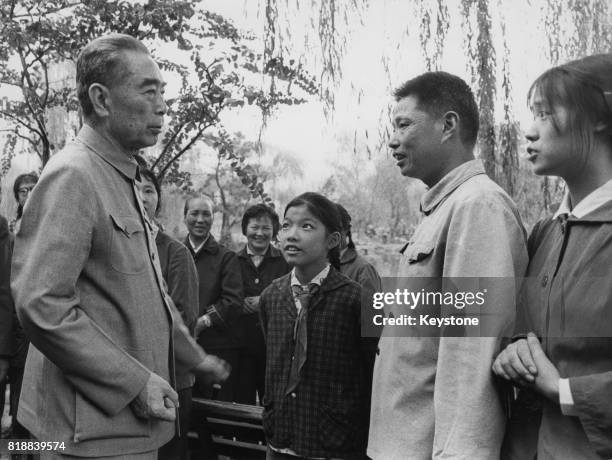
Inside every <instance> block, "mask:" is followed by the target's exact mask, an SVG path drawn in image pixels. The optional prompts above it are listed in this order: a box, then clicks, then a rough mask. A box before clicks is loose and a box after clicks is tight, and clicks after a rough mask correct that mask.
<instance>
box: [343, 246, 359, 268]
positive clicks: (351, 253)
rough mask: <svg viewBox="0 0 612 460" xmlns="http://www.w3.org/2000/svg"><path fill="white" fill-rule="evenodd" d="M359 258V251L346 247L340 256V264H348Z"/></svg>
mask: <svg viewBox="0 0 612 460" xmlns="http://www.w3.org/2000/svg"><path fill="white" fill-rule="evenodd" d="M356 258H357V251H355V249H353V248H346V250H345V251H344V252H343V253H342V255H341V256H340V265H346V264H348V263H351V262H352V261H354V260H355V259H356Z"/></svg>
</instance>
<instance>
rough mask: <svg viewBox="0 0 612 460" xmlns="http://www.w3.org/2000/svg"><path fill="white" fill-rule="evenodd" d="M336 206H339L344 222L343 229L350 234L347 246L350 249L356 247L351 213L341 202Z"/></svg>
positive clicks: (347, 234)
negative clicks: (352, 231)
mask: <svg viewBox="0 0 612 460" xmlns="http://www.w3.org/2000/svg"><path fill="white" fill-rule="evenodd" d="M336 206H338V212H339V213H340V223H341V224H342V230H343V231H345V232H346V236H348V245H347V247H348V248H349V249H355V243H354V242H353V234H352V233H351V215H350V214H349V213H348V211H347V210H346V208H345V207H344V206H342V205H341V204H340V203H336Z"/></svg>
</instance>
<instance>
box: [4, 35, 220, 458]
mask: <svg viewBox="0 0 612 460" xmlns="http://www.w3.org/2000/svg"><path fill="white" fill-rule="evenodd" d="M76 81H77V95H78V98H79V102H80V105H81V109H82V113H83V118H84V125H83V127H82V128H81V130H80V131H79V133H78V135H77V138H76V139H75V141H73V142H71V143H69V144H67V145H66V147H65V148H64V149H63V150H62V151H60V152H59V153H57V154H56V155H54V156H53V157H52V158H51V159H50V160H49V162H48V163H47V165H46V166H45V168H44V170H43V173H42V175H41V177H40V179H39V181H38V183H37V185H36V187H35V188H34V190H33V191H32V194H31V196H30V199H29V201H28V204H27V206H26V207H25V209H24V212H23V217H22V219H21V228H20V230H19V232H18V233H17V235H16V239H15V246H14V253H13V263H12V284H11V287H12V293H13V297H14V301H15V306H16V309H17V314H18V316H19V320H20V321H21V324H22V326H23V328H24V330H25V332H26V334H27V336H28V338H29V339H30V341H31V345H30V348H29V351H28V358H27V361H26V368H25V374H24V385H23V388H22V392H21V397H20V401H19V413H18V418H19V421H20V422H21V423H22V424H23V425H24V426H25V427H26V428H27V429H28V430H29V431H30V432H31V433H32V434H33V436H34V437H35V438H36V439H38V440H42V441H49V440H52V441H56V442H58V443H61V444H60V445H61V449H58V450H54V451H52V452H51V451H45V452H44V453H43V454H42V455H41V458H42V459H48V458H70V459H76V458H94V457H95V458H101V457H103V458H106V459H116V458H117V459H118V458H121V459H156V458H157V450H158V448H159V447H160V446H162V445H163V444H165V443H166V442H168V441H169V440H170V439H171V438H172V437H173V436H174V433H175V423H174V421H175V418H176V406H177V405H178V396H177V394H176V392H175V391H174V389H173V388H172V385H173V384H174V373H175V369H177V370H179V371H180V370H181V369H193V371H194V372H196V373H198V374H201V375H207V376H209V377H210V379H211V380H215V381H216V380H222V379H224V378H225V377H226V376H227V374H228V372H229V371H228V369H227V365H226V364H225V363H224V362H223V361H222V360H219V359H218V358H216V357H214V356H212V355H209V354H206V353H205V352H204V351H203V350H202V349H201V348H200V347H199V346H197V344H196V343H195V341H194V340H193V339H192V338H191V336H190V334H189V331H188V330H187V328H186V327H185V325H184V324H183V321H182V320H181V317H180V314H179V313H178V311H177V310H176V307H175V306H174V304H173V302H172V299H170V296H169V295H168V294H167V292H166V289H165V287H164V285H163V277H162V275H161V269H160V265H159V261H158V257H157V252H156V251H155V243H154V241H153V237H152V233H151V228H150V224H149V220H148V219H147V218H146V215H145V211H144V209H143V206H142V202H141V201H140V199H139V196H138V192H137V190H136V186H135V181H134V180H135V178H136V176H137V170H138V169H137V163H136V160H135V159H134V155H135V154H136V153H137V152H138V150H139V149H141V148H143V147H147V146H151V145H153V144H155V143H156V142H157V138H158V136H159V134H160V132H161V127H162V124H163V118H164V114H165V112H166V104H165V102H164V96H163V89H164V82H163V78H162V75H161V72H160V70H159V68H158V66H157V64H156V63H155V61H153V59H152V58H151V56H150V54H149V52H148V50H147V48H146V47H145V46H144V45H143V44H142V43H141V42H140V41H138V40H137V39H135V38H133V37H131V36H129V35H120V34H112V35H106V36H103V37H100V38H97V39H95V40H93V41H92V42H90V43H89V44H88V45H86V46H85V47H84V48H83V50H82V51H81V53H80V54H79V56H78V59H77V65H76Z"/></svg>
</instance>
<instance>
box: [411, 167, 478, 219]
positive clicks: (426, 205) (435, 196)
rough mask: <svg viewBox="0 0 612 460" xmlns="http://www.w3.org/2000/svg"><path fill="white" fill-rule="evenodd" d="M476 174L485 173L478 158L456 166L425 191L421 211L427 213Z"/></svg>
mask: <svg viewBox="0 0 612 460" xmlns="http://www.w3.org/2000/svg"><path fill="white" fill-rule="evenodd" d="M478 174H485V169H484V166H483V164H482V161H480V160H476V159H475V160H470V161H466V162H465V163H463V164H462V165H459V166H457V167H456V168H455V169H453V170H452V171H450V172H449V173H448V174H446V176H444V177H443V178H442V179H440V181H439V182H438V183H437V184H436V185H434V186H433V187H432V188H430V189H429V190H428V191H427V192H425V194H424V195H423V197H422V198H421V212H423V213H425V214H429V213H430V212H431V211H433V210H434V209H435V208H436V207H437V206H438V205H439V204H440V203H441V202H442V201H444V199H445V198H446V197H447V196H448V195H450V194H451V193H453V191H454V190H455V189H456V188H457V187H459V186H460V185H461V184H463V183H464V182H465V181H466V180H468V179H469V178H471V177H474V176H476V175H478Z"/></svg>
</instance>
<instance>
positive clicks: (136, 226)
mask: <svg viewBox="0 0 612 460" xmlns="http://www.w3.org/2000/svg"><path fill="white" fill-rule="evenodd" d="M110 217H111V219H112V221H113V224H115V227H117V228H118V229H119V230H121V231H122V232H123V233H125V235H126V236H127V237H128V238H129V237H130V236H132V235H133V234H134V233H137V232H142V231H143V227H142V224H141V222H140V219H138V218H137V217H132V216H115V215H113V214H111V215H110Z"/></svg>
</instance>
